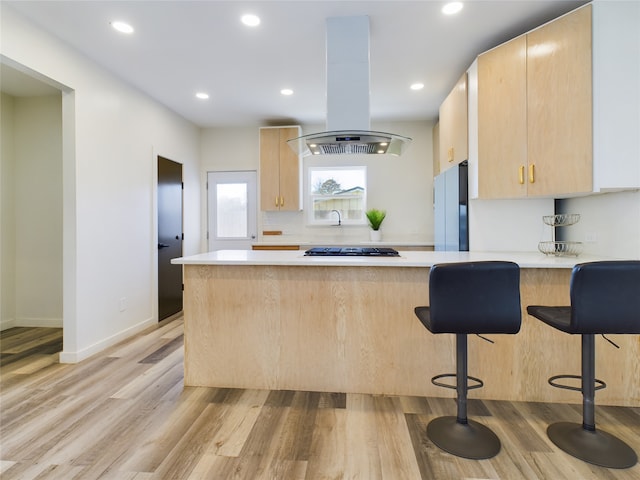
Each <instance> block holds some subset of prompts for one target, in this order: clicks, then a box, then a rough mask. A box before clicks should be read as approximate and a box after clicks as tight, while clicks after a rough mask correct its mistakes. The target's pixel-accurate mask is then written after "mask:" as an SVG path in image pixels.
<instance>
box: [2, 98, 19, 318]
mask: <svg viewBox="0 0 640 480" xmlns="http://www.w3.org/2000/svg"><path fill="white" fill-rule="evenodd" d="M14 111H15V99H14V98H13V97H11V96H9V95H5V94H2V96H1V97H0V148H1V151H0V330H4V329H5V328H10V327H13V326H15V318H16V288H15V271H16V261H15V258H16V237H15V235H14V233H13V232H15V229H16V210H15V188H14V183H15V181H14V179H15V154H14V128H13V124H14Z"/></svg>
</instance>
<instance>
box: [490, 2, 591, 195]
mask: <svg viewBox="0 0 640 480" xmlns="http://www.w3.org/2000/svg"><path fill="white" fill-rule="evenodd" d="M591 57H592V55H591V8H590V6H587V7H585V8H581V9H578V10H575V11H574V12H572V13H570V14H568V15H565V16H563V17H560V18H558V19H557V20H554V21H552V22H550V23H547V24H545V25H543V26H542V27H540V28H538V29H536V30H533V31H531V32H529V33H528V34H526V35H523V36H521V37H517V38H515V39H513V40H511V41H509V42H507V43H505V44H503V45H501V46H499V47H496V48H495V49H493V50H490V51H489V52H486V53H484V54H482V55H480V56H479V57H478V195H479V197H480V198H513V197H522V196H564V195H572V194H577V193H586V192H591V191H592V188H593V153H592V152H593V149H592V136H593V134H592V80H591V78H592V66H591Z"/></svg>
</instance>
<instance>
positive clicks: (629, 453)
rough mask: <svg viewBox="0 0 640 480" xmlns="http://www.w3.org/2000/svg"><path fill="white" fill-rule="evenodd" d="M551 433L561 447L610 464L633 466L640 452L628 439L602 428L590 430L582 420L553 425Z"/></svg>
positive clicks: (586, 457)
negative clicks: (583, 424) (620, 437)
mask: <svg viewBox="0 0 640 480" xmlns="http://www.w3.org/2000/svg"><path fill="white" fill-rule="evenodd" d="M547 435H548V437H549V438H550V439H551V441H552V442H553V443H554V444H555V445H556V446H557V447H558V448H560V449H561V450H564V451H565V452H567V453H568V454H569V455H572V456H574V457H576V458H579V459H580V460H583V461H585V462H588V463H591V464H593V465H598V466H601V467H606V468H631V467H633V466H634V465H635V464H636V462H637V461H638V456H637V455H636V452H635V451H634V450H633V449H632V448H631V447H630V446H629V445H627V444H626V443H625V442H623V441H622V440H620V439H619V438H617V437H614V436H613V435H611V434H610V433H607V432H604V431H602V430H596V429H594V430H587V429H586V428H584V427H583V426H582V425H580V424H578V423H570V422H558V423H554V424H552V425H549V427H548V428H547Z"/></svg>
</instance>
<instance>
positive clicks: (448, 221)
mask: <svg viewBox="0 0 640 480" xmlns="http://www.w3.org/2000/svg"><path fill="white" fill-rule="evenodd" d="M468 179H469V176H468V167H467V162H466V161H464V162H462V163H460V164H458V165H456V166H453V167H451V168H449V169H447V170H445V171H444V172H442V173H441V174H440V175H438V176H436V177H435V178H434V180H433V208H434V215H433V218H434V239H435V242H434V246H435V250H436V251H447V250H448V251H469V218H468V201H469V180H468Z"/></svg>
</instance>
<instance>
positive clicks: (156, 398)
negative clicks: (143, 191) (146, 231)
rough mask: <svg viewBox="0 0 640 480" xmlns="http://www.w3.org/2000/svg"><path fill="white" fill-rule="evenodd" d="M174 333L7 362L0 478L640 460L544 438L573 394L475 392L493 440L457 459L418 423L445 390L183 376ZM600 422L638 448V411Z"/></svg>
mask: <svg viewBox="0 0 640 480" xmlns="http://www.w3.org/2000/svg"><path fill="white" fill-rule="evenodd" d="M22 333H23V334H25V332H22ZM182 334H183V323H182V319H181V318H178V319H176V320H173V321H171V322H164V323H162V324H161V325H160V326H159V328H153V329H150V330H148V331H146V332H144V333H143V334H140V335H138V336H136V337H134V338H132V339H129V340H127V341H126V342H123V343H121V344H120V345H118V346H116V347H113V348H111V349H109V350H108V351H107V352H105V353H103V354H99V355H96V356H94V357H92V358H90V359H88V360H86V361H84V362H81V363H79V364H76V365H61V364H58V363H57V360H56V357H55V354H53V357H52V354H51V352H42V353H38V352H32V354H31V355H29V356H23V357H22V358H16V359H15V361H11V362H8V363H7V364H6V365H3V366H2V369H1V371H0V373H1V384H0V387H1V394H0V402H1V403H0V410H1V412H0V413H1V417H0V420H1V430H0V441H1V447H0V472H1V474H0V476H1V477H2V479H3V480H5V479H6V480H9V479H25V480H27V479H65V480H67V479H82V480H88V479H97V478H101V479H103V478H104V479H116V480H126V479H136V480H138V479H163V480H166V479H224V480H227V479H243V480H255V479H279V480H280V479H283V480H288V479H292V480H297V479H300V480H302V479H314V480H315V479H363V480H374V479H389V480H413V479H416V480H419V479H436V480H448V479H488V478H491V479H505V480H506V479H508V480H517V479H553V480H557V479H572V480H573V479H629V480H631V479H635V480H638V479H640V464H639V465H636V466H635V467H633V468H631V469H627V470H608V469H605V468H600V467H595V466H592V465H590V464H587V463H584V462H582V461H580V460H577V459H574V458H572V457H570V456H568V455H566V454H565V453H563V452H562V451H559V450H558V449H557V448H556V447H555V446H554V445H553V444H552V443H551V442H550V441H549V440H548V439H547V437H546V434H545V430H546V426H547V425H548V423H549V422H552V421H555V420H568V421H576V422H580V421H581V413H580V411H581V410H580V409H581V407H580V405H579V404H576V405H560V404H541V403H525V402H518V403H516V402H502V401H482V402H481V401H479V400H473V399H471V400H470V401H469V416H470V417H472V418H474V419H476V420H478V421H480V422H482V423H485V424H487V425H489V426H490V427H491V428H492V429H493V430H494V431H495V432H496V433H497V434H498V436H499V437H500V438H501V440H502V443H503V446H502V451H501V452H500V453H499V454H498V455H497V456H496V457H494V458H493V459H490V460H482V461H473V460H465V459H461V458H458V457H454V456H452V455H449V454H447V453H445V452H443V451H441V450H439V449H438V448H437V447H435V446H434V445H433V444H432V443H431V442H430V441H429V440H428V439H427V438H426V435H425V428H426V425H427V423H428V422H429V421H430V420H431V419H433V418H434V417H436V416H439V415H443V414H447V415H449V414H455V403H454V401H453V400H452V399H451V398H417V397H387V396H372V395H352V394H349V395H344V394H339V393H336V394H327V393H316V392H292V391H261V390H238V389H224V388H194V387H189V388H184V387H183V384H182V378H183V368H182V359H183V346H182V345H183V337H182ZM11 337H12V335H8V334H5V333H4V332H3V334H2V335H1V340H2V352H3V358H4V357H5V353H4V352H5V345H7V346H8V345H9V344H11V343H12V342H13V344H14V345H13V347H12V348H13V349H15V348H16V346H15V340H16V339H15V338H13V340H11ZM27 337H28V336H27ZM7 348H8V347H7ZM52 358H53V360H52ZM470 373H471V374H473V366H470ZM309 374H310V375H313V372H309ZM608 380H609V381H614V380H615V379H608ZM425 381H429V379H427V378H425ZM485 388H488V387H485ZM548 388H551V387H548ZM445 393H448V392H445ZM576 395H578V396H579V394H576ZM470 396H471V398H472V397H473V392H471V395H470ZM576 401H577V402H579V401H580V400H579V399H576ZM596 420H597V422H598V426H599V427H600V428H602V429H603V430H607V431H609V432H610V433H613V434H615V435H617V436H619V437H621V438H622V439H623V440H625V441H626V442H627V443H629V444H630V445H631V446H632V447H633V448H634V449H635V450H636V451H637V452H640V409H638V408H626V407H603V406H599V407H597V410H596Z"/></svg>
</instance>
